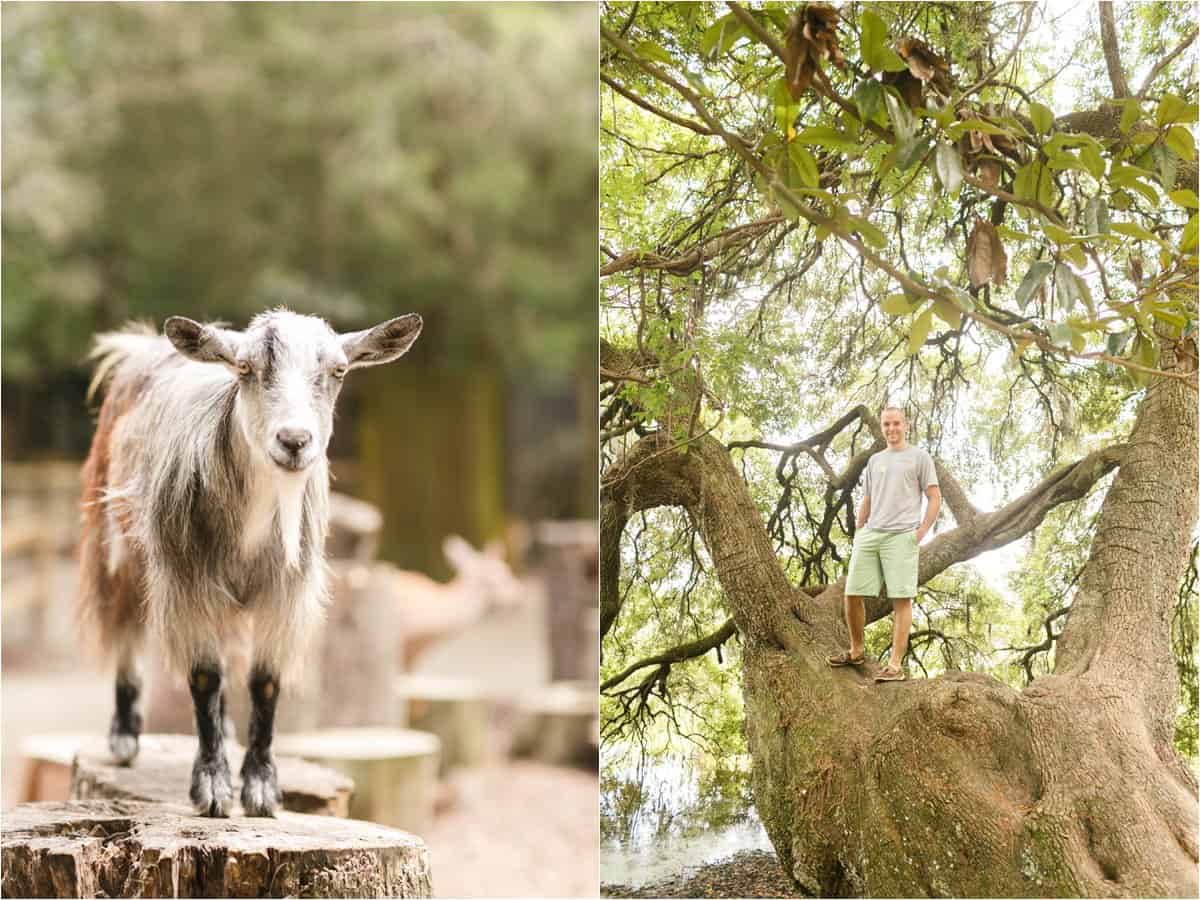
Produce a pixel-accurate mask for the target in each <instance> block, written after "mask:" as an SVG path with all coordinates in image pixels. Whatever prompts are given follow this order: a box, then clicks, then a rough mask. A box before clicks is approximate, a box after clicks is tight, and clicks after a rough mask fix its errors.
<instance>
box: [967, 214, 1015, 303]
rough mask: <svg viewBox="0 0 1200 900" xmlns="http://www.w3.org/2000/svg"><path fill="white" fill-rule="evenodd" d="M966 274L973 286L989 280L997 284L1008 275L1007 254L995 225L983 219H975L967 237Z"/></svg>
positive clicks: (981, 284)
mask: <svg viewBox="0 0 1200 900" xmlns="http://www.w3.org/2000/svg"><path fill="white" fill-rule="evenodd" d="M967 275H968V277H969V278H970V280H971V287H973V288H978V287H981V286H983V285H985V284H987V283H988V282H989V281H990V282H992V284H995V285H997V286H999V285H1001V284H1004V279H1005V278H1007V277H1008V254H1007V253H1005V252H1004V244H1003V243H1001V241H1000V235H999V234H997V233H996V228H995V226H993V225H992V223H991V222H988V221H987V220H985V219H976V220H975V227H974V228H973V229H972V230H971V236H970V237H969V238H968V239H967Z"/></svg>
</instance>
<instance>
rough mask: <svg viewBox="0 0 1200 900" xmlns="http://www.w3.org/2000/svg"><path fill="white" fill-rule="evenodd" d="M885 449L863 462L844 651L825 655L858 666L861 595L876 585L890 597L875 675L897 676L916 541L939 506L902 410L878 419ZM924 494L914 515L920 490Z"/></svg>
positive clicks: (929, 465)
mask: <svg viewBox="0 0 1200 900" xmlns="http://www.w3.org/2000/svg"><path fill="white" fill-rule="evenodd" d="M880 424H881V425H882V426H883V437H884V439H885V440H886V441H887V448H886V449H885V450H881V451H879V452H878V453H876V454H875V455H874V456H872V457H871V458H870V460H868V461H867V469H866V472H865V475H864V488H865V491H866V494H865V495H864V496H863V499H862V503H861V504H859V507H858V530H857V532H856V533H855V535H854V549H853V550H852V551H851V554H850V574H849V576H848V577H847V578H846V590H845V601H844V603H845V611H846V627H847V628H848V629H849V630H850V649H849V650H848V651H845V652H842V653H838V654H835V655H834V656H831V657H829V660H828V661H829V664H830V665H831V666H857V665H861V664H862V663H863V662H864V660H865V657H864V655H863V627H864V624H865V622H866V611H865V609H864V607H863V597H878V596H879V595H880V593H879V592H880V587H881V583H882V584H886V585H887V595H888V597H890V598H891V600H892V613H893V622H892V658H891V660H890V661H889V663H888V665H886V666H885V667H884V668H882V669H881V670H880V671H879V673H878V674H877V675H876V676H875V680H876V681H903V680H904V669H903V668H902V665H903V662H904V653H905V651H906V650H907V649H908V631H909V628H910V627H912V601H913V597H914V596H916V593H917V558H918V549H917V548H918V546H919V545H920V543H921V540H922V539H923V538H924V537H925V534H926V532H928V531H929V529H930V528H931V527H932V526H933V523H934V521H935V520H936V519H937V515H938V510H939V509H940V508H941V505H942V493H941V489H940V488H939V487H938V479H937V472H936V471H935V470H934V467H933V457H931V456H930V455H929V454H928V453H926V452H925V451H924V450H921V449H920V448H918V447H912V446H910V445H909V444H908V442H907V441H905V433H906V432H907V430H908V422H907V421H906V419H905V416H904V410H902V409H901V408H900V407H898V406H885V407H884V409H883V416H882V418H881V420H880ZM922 495H924V496H926V497H928V498H929V504H928V505H927V506H926V508H925V518H924V519H922V518H921V496H922Z"/></svg>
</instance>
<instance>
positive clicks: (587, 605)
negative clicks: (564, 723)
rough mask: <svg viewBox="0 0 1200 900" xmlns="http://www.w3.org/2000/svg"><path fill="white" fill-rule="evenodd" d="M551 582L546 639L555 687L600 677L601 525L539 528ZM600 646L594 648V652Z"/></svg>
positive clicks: (551, 524) (541, 524)
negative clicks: (593, 621)
mask: <svg viewBox="0 0 1200 900" xmlns="http://www.w3.org/2000/svg"><path fill="white" fill-rule="evenodd" d="M534 533H535V535H536V541H537V548H538V555H539V556H540V557H541V559H542V560H543V564H544V569H545V577H546V600H547V602H546V639H547V641H548V642H549V648H550V678H551V679H553V680H554V681H564V680H567V679H577V678H578V679H587V678H593V679H594V678H597V677H598V671H599V666H598V653H599V649H598V641H597V632H596V631H595V630H592V629H591V628H590V627H588V626H587V625H586V624H585V623H586V621H587V617H588V616H595V617H596V621H597V628H599V620H600V610H599V607H598V605H597V603H598V598H599V595H600V563H599V551H598V549H597V548H598V546H599V542H600V525H599V523H598V522H597V521H595V520H593V519H583V520H578V521H565V522H539V523H538V525H537V527H536V528H535V530H534ZM593 645H595V646H593Z"/></svg>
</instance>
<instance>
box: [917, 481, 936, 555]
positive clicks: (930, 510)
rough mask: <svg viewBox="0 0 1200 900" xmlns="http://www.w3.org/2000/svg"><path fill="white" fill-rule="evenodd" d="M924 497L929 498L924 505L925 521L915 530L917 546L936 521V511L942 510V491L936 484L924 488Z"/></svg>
mask: <svg viewBox="0 0 1200 900" xmlns="http://www.w3.org/2000/svg"><path fill="white" fill-rule="evenodd" d="M925 496H926V497H928V498H929V502H928V503H927V504H926V505H925V521H924V522H922V523H921V527H920V528H918V529H917V543H918V544H919V543H921V541H922V540H924V539H925V535H926V533H927V532H928V531H929V529H930V528H932V527H933V523H934V522H936V521H937V517H938V511H939V510H941V508H942V489H941V488H940V487H938V486H937V485H936V484H931V485H930V486H929V487H927V488H925Z"/></svg>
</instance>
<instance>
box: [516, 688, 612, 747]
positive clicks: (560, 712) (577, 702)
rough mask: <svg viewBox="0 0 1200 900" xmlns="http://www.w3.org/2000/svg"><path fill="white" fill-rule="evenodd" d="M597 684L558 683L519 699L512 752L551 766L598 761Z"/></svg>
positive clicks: (598, 702) (538, 689) (598, 712)
mask: <svg viewBox="0 0 1200 900" xmlns="http://www.w3.org/2000/svg"><path fill="white" fill-rule="evenodd" d="M599 707H600V700H599V695H598V694H597V693H596V685H595V684H593V683H592V682H590V681H556V682H553V683H551V684H547V685H544V686H542V687H540V688H537V689H536V690H534V691H530V692H529V693H527V694H525V695H524V696H522V697H521V698H520V700H519V701H518V703H517V710H518V712H519V714H520V716H521V720H520V724H519V725H518V727H517V733H516V738H515V740H514V742H513V753H514V754H515V755H518V756H532V757H534V758H536V759H540V760H542V761H543V762H548V763H556V764H563V763H584V762H595V759H596V756H595V750H594V747H595V745H596V743H597V742H596V741H595V740H594V739H593V734H594V731H595V729H594V727H593V723H595V722H596V720H597V718H598V717H599V714H600V708H599Z"/></svg>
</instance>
